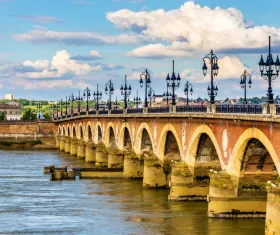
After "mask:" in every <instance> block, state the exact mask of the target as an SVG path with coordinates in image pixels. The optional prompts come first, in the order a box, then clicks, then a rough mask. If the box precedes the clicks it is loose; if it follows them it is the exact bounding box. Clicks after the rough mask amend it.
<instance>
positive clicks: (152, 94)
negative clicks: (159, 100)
mask: <svg viewBox="0 0 280 235" xmlns="http://www.w3.org/2000/svg"><path fill="white" fill-rule="evenodd" d="M155 96H156V93H155V91H154V90H153V89H152V88H151V87H150V89H149V91H148V97H149V99H150V107H151V106H152V99H155Z"/></svg>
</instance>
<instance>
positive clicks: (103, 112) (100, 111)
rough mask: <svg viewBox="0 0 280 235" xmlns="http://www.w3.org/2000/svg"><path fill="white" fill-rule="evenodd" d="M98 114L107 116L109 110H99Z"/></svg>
mask: <svg viewBox="0 0 280 235" xmlns="http://www.w3.org/2000/svg"><path fill="white" fill-rule="evenodd" d="M98 114H101V115H106V114H108V110H99V111H98Z"/></svg>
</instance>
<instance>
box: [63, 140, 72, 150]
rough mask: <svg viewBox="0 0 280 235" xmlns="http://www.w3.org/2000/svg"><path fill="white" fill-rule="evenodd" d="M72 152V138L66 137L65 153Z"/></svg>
mask: <svg viewBox="0 0 280 235" xmlns="http://www.w3.org/2000/svg"><path fill="white" fill-rule="evenodd" d="M70 150H71V138H70V137H65V150H64V151H65V153H70Z"/></svg>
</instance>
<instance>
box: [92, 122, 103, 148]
mask: <svg viewBox="0 0 280 235" xmlns="http://www.w3.org/2000/svg"><path fill="white" fill-rule="evenodd" d="M94 139H95V143H101V142H102V141H103V135H102V127H101V123H100V122H97V123H96V125H95V135H94Z"/></svg>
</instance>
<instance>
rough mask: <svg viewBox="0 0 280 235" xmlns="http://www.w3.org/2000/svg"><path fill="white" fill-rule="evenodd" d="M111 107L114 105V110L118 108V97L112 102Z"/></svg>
mask: <svg viewBox="0 0 280 235" xmlns="http://www.w3.org/2000/svg"><path fill="white" fill-rule="evenodd" d="M113 105H114V109H118V108H119V106H120V103H119V102H118V97H116V101H115V102H113Z"/></svg>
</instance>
